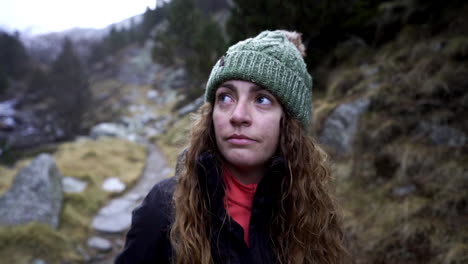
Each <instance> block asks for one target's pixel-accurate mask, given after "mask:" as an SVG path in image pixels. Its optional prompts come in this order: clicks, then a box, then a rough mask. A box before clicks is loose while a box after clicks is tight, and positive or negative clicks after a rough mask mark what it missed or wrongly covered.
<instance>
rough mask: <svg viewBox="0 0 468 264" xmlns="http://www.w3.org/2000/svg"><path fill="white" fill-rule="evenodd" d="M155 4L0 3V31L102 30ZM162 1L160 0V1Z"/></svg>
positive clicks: (85, 0) (143, 0)
mask: <svg viewBox="0 0 468 264" xmlns="http://www.w3.org/2000/svg"><path fill="white" fill-rule="evenodd" d="M156 1H157V0H76V1H71V0H0V27H3V28H7V29H8V30H13V29H16V30H20V31H26V32H29V33H35V34H37V33H45V32H52V31H62V30H65V29H69V28H74V27H81V28H103V27H106V26H108V25H110V24H112V23H115V22H119V21H122V20H124V19H126V18H129V17H131V16H134V15H137V14H141V13H143V12H145V10H146V7H150V8H152V9H153V8H154V7H155V5H156ZM159 1H161V0H159Z"/></svg>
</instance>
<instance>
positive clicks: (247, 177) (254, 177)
mask: <svg viewBox="0 0 468 264" xmlns="http://www.w3.org/2000/svg"><path fill="white" fill-rule="evenodd" d="M226 167H227V168H228V169H229V170H230V171H231V173H232V175H234V177H236V179H237V180H239V181H240V182H241V183H243V184H252V183H259V182H260V180H261V179H262V177H263V174H264V172H265V168H264V167H263V166H262V167H253V168H252V167H245V168H244V167H236V166H232V165H230V164H226Z"/></svg>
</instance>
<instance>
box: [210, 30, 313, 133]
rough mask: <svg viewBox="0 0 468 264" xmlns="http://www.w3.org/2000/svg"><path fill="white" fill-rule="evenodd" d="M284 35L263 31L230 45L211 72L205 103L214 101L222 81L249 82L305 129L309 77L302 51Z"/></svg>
mask: <svg viewBox="0 0 468 264" xmlns="http://www.w3.org/2000/svg"><path fill="white" fill-rule="evenodd" d="M286 34H287V33H285V31H280V30H276V31H263V32H262V33H260V34H259V35H258V36H256V37H254V38H249V39H246V40H244V41H240V42H238V43H237V44H235V45H233V46H231V47H230V48H229V49H228V51H227V52H226V53H225V54H224V55H223V56H222V57H221V58H220V59H219V60H218V62H217V63H216V64H215V66H214V67H213V69H212V71H211V74H210V77H209V79H208V82H207V84H206V90H205V101H206V102H213V101H214V94H215V91H216V88H218V87H219V85H221V84H222V83H223V82H225V81H228V80H244V81H250V82H253V83H256V84H257V85H260V86H261V87H263V88H265V89H267V90H268V91H270V92H271V93H272V94H273V95H275V96H276V97H277V98H278V100H279V101H280V102H281V103H282V104H283V106H284V107H285V108H286V111H288V112H289V113H290V114H291V115H292V116H293V117H295V118H297V119H298V120H299V121H300V123H301V124H302V126H303V128H305V129H306V130H308V127H309V122H310V116H311V111H312V101H311V100H312V77H311V76H310V75H309V73H308V72H307V67H306V64H305V62H304V59H303V58H302V55H301V51H299V49H298V48H296V46H295V45H294V44H293V43H292V42H291V41H290V40H288V38H287V36H286ZM296 35H298V34H297V33H296ZM298 36H300V35H298ZM298 42H300V38H299V40H298Z"/></svg>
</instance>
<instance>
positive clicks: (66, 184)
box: [62, 177, 88, 193]
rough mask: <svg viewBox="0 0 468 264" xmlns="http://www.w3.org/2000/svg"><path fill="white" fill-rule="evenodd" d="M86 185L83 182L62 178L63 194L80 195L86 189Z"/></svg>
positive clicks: (71, 178)
mask: <svg viewBox="0 0 468 264" xmlns="http://www.w3.org/2000/svg"><path fill="white" fill-rule="evenodd" d="M87 185H88V184H87V183H86V182H85V181H81V180H78V179H76V178H73V177H63V178H62V186H63V191H64V192H65V193H81V192H83V191H84V190H85V189H86V186H87Z"/></svg>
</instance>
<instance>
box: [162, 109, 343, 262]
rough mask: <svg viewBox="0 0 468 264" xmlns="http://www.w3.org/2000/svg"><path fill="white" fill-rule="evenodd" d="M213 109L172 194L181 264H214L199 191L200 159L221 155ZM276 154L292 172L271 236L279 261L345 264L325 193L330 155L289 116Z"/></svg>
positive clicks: (204, 114) (203, 116)
mask: <svg viewBox="0 0 468 264" xmlns="http://www.w3.org/2000/svg"><path fill="white" fill-rule="evenodd" d="M212 111H213V107H212V105H211V104H210V103H205V105H203V106H202V107H201V108H200V111H199V115H198V118H197V119H196V121H195V123H194V125H193V127H192V131H191V137H190V142H189V146H188V148H187V151H186V154H185V159H184V161H183V165H184V166H183V168H182V171H181V173H180V175H179V179H178V184H177V187H176V189H175V193H174V197H173V199H174V206H175V219H174V223H173V225H172V228H171V233H170V239H171V243H172V246H173V248H174V253H175V263H177V264H189V263H190V264H193V263H199V264H211V263H213V259H212V257H211V256H212V255H211V248H210V241H209V238H210V234H209V231H210V228H209V226H210V217H209V214H208V201H206V199H205V198H204V195H203V194H202V193H201V191H200V190H201V188H200V187H201V186H200V182H199V181H198V175H197V169H196V167H197V160H198V157H199V156H200V155H201V154H202V153H203V152H211V153H213V154H215V156H218V157H219V154H218V151H217V147H216V141H215V135H214V130H213V124H212V123H213V120H212ZM280 137H281V138H280V143H279V148H278V152H279V155H281V156H282V157H284V158H285V160H286V164H287V168H288V173H287V175H284V177H283V178H282V183H281V200H280V203H279V208H277V209H278V210H277V211H278V214H277V215H276V217H275V218H274V220H273V225H274V228H272V230H277V231H276V232H275V233H274V234H270V236H271V237H272V240H273V247H274V251H275V253H276V256H277V259H278V262H279V263H281V264H296V263H298V264H299V263H304V264H305V263H343V262H344V255H345V252H346V251H345V249H344V247H343V242H342V230H341V227H340V225H339V221H338V216H337V212H336V210H335V205H334V201H333V199H332V197H331V195H330V192H329V191H328V190H327V183H328V181H329V180H330V178H331V174H330V170H329V168H328V165H327V164H328V162H327V155H326V154H325V152H324V151H322V149H321V148H320V147H318V145H317V144H315V143H314V141H313V140H312V138H311V137H310V136H308V135H307V133H306V132H305V131H304V129H303V128H302V127H301V126H300V124H299V122H298V121H297V120H295V119H294V118H290V117H289V116H288V114H286V115H285V116H284V117H283V119H282V121H281V136H280Z"/></svg>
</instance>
